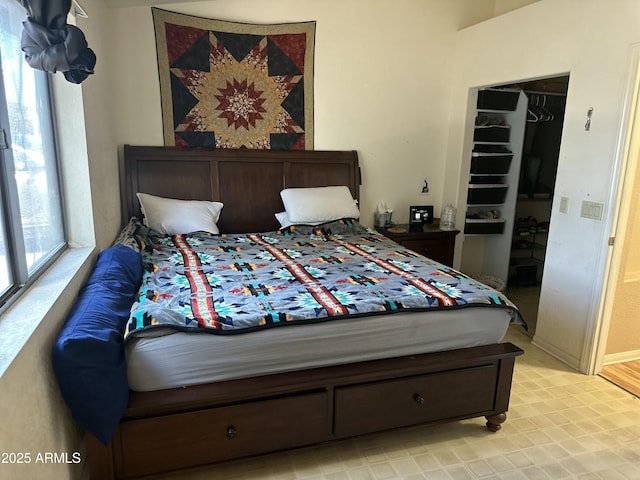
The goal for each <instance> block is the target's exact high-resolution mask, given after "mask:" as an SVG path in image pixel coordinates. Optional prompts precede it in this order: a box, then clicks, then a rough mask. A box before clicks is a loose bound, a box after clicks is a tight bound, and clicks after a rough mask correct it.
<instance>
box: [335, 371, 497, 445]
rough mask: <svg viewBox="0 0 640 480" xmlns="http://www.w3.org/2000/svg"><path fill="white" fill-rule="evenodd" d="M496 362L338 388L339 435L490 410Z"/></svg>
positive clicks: (493, 393)
mask: <svg viewBox="0 0 640 480" xmlns="http://www.w3.org/2000/svg"><path fill="white" fill-rule="evenodd" d="M497 374H498V366H497V365H494V364H490V365H486V366H478V367H473V368H468V369H462V370H453V371H449V372H442V373H435V374H429V375H420V376H413V377H407V378H403V379H398V380H389V381H382V382H375V383H369V384H365V385H356V386H349V387H344V388H339V389H336V392H335V423H334V434H335V436H336V437H348V436H352V435H359V434H362V433H369V432H374V431H379V430H385V429H390V428H396V427H401V426H407V425H414V424H419V423H426V422H429V421H431V420H445V419H447V418H460V417H464V416H466V415H467V414H468V415H469V416H472V415H473V414H481V413H483V412H490V411H492V410H493V408H494V401H495V392H494V391H493V390H491V391H488V390H490V389H487V388H486V387H487V385H491V384H495V382H496V377H497Z"/></svg>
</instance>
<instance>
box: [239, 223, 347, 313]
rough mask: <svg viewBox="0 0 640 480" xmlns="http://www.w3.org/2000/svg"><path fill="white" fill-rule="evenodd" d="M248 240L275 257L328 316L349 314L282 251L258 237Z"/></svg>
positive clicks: (327, 291)
mask: <svg viewBox="0 0 640 480" xmlns="http://www.w3.org/2000/svg"><path fill="white" fill-rule="evenodd" d="M249 238H250V239H251V240H252V241H254V242H256V243H257V244H258V245H260V246H262V247H263V248H264V249H265V250H267V251H268V252H269V253H270V254H271V255H273V256H274V257H276V259H278V261H280V262H281V263H282V264H283V265H284V266H285V268H286V269H287V270H289V272H290V273H291V275H293V276H294V277H295V278H296V280H298V281H299V282H300V283H301V284H302V285H303V286H304V287H305V288H306V289H307V291H308V292H309V293H310V294H311V296H313V298H314V299H315V300H316V302H318V303H319V304H320V305H322V307H323V308H324V309H325V310H326V311H327V314H328V315H329V316H336V315H347V314H348V313H349V311H348V310H347V308H346V307H345V306H344V305H342V304H341V303H340V302H339V301H338V299H337V298H336V297H334V296H333V294H332V293H331V292H330V291H329V290H328V289H327V288H326V287H324V286H323V285H322V284H321V283H320V282H318V281H317V280H316V279H315V278H313V276H311V275H310V274H309V272H307V270H306V269H305V268H304V266H302V265H300V264H299V263H298V262H296V261H295V260H294V259H293V258H291V257H290V256H289V255H287V253H286V252H285V251H284V250H282V249H281V248H277V247H274V246H273V245H271V244H270V243H268V242H266V241H264V240H263V238H262V237H261V236H260V235H249Z"/></svg>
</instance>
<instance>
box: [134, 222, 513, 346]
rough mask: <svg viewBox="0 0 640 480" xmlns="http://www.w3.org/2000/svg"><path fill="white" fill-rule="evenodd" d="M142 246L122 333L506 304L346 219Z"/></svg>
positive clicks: (241, 328) (227, 330)
mask: <svg viewBox="0 0 640 480" xmlns="http://www.w3.org/2000/svg"><path fill="white" fill-rule="evenodd" d="M147 242H148V245H147V246H148V249H147V251H145V252H143V254H142V256H143V270H144V273H143V279H142V285H141V288H140V291H139V294H138V297H137V300H136V302H135V303H134V304H133V307H132V309H131V317H130V319H129V321H128V323H127V328H126V332H125V338H131V337H133V336H136V335H140V334H145V332H147V331H149V330H152V329H156V328H171V329H175V330H180V331H189V332H204V333H213V334H237V333H247V332H253V331H257V330H261V329H265V328H273V327H277V326H285V325H296V324H301V323H308V322H319V321H327V320H337V319H340V318H344V317H347V316H366V315H375V314H389V313H395V312H400V311H407V310H416V311H419V310H431V309H453V308H465V307H468V306H474V307H477V306H485V307H491V308H510V309H513V305H512V304H511V303H510V302H509V301H508V300H507V298H506V297H504V296H503V295H502V294H500V293H499V292H497V291H495V290H493V289H492V288H490V287H488V286H487V285H484V284H482V283H480V282H478V281H476V280H473V279H471V278H469V277H467V276H466V275H464V274H462V273H460V272H457V271H455V270H453V269H451V268H448V267H446V266H444V265H442V264H439V263H437V262H435V261H433V260H430V259H428V258H425V257H422V256H420V255H418V254H416V253H414V252H412V251H410V250H408V249H406V248H403V247H401V246H400V245H398V244H396V243H395V242H392V241H391V240H389V239H387V238H386V237H384V236H382V235H380V234H378V233H376V232H373V231H371V230H369V229H366V228H364V227H362V226H360V225H359V224H357V223H355V222H351V221H342V222H336V223H333V224H330V225H325V226H323V227H304V228H300V227H295V228H291V229H288V230H284V231H280V232H272V233H263V234H249V235H215V236H214V235H210V234H207V233H204V232H197V233H193V234H190V235H174V236H158V235H154V234H151V235H150V236H149V238H148V240H147ZM514 311H515V310H514ZM516 316H517V314H516ZM389 321H393V316H389ZM336 328H339V327H338V326H336Z"/></svg>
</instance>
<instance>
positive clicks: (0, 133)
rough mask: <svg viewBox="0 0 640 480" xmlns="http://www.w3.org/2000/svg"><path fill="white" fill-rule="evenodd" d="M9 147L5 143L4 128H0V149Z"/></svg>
mask: <svg viewBox="0 0 640 480" xmlns="http://www.w3.org/2000/svg"><path fill="white" fill-rule="evenodd" d="M8 148H9V144H8V143H7V134H6V133H5V131H4V128H0V150H7V149H8Z"/></svg>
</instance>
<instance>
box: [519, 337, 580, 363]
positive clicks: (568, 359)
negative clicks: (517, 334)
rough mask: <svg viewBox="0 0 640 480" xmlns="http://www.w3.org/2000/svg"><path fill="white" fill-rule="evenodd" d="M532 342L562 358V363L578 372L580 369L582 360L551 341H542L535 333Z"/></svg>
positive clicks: (552, 354) (544, 350) (553, 355)
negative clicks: (559, 348)
mask: <svg viewBox="0 0 640 480" xmlns="http://www.w3.org/2000/svg"><path fill="white" fill-rule="evenodd" d="M531 344H532V345H535V346H536V347H538V348H539V349H540V350H542V351H543V352H545V353H548V354H549V355H551V356H552V357H554V358H556V359H558V360H560V361H561V362H562V363H566V364H567V365H569V366H570V367H571V368H573V369H574V370H576V371H578V372H579V371H580V360H579V359H578V358H574V357H572V356H570V355H567V353H566V352H563V351H561V350H558V349H557V348H556V347H554V346H553V345H551V344H549V343H546V342H545V341H540V340H539V339H538V338H537V337H536V336H535V335H534V336H533V338H532V339H531Z"/></svg>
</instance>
